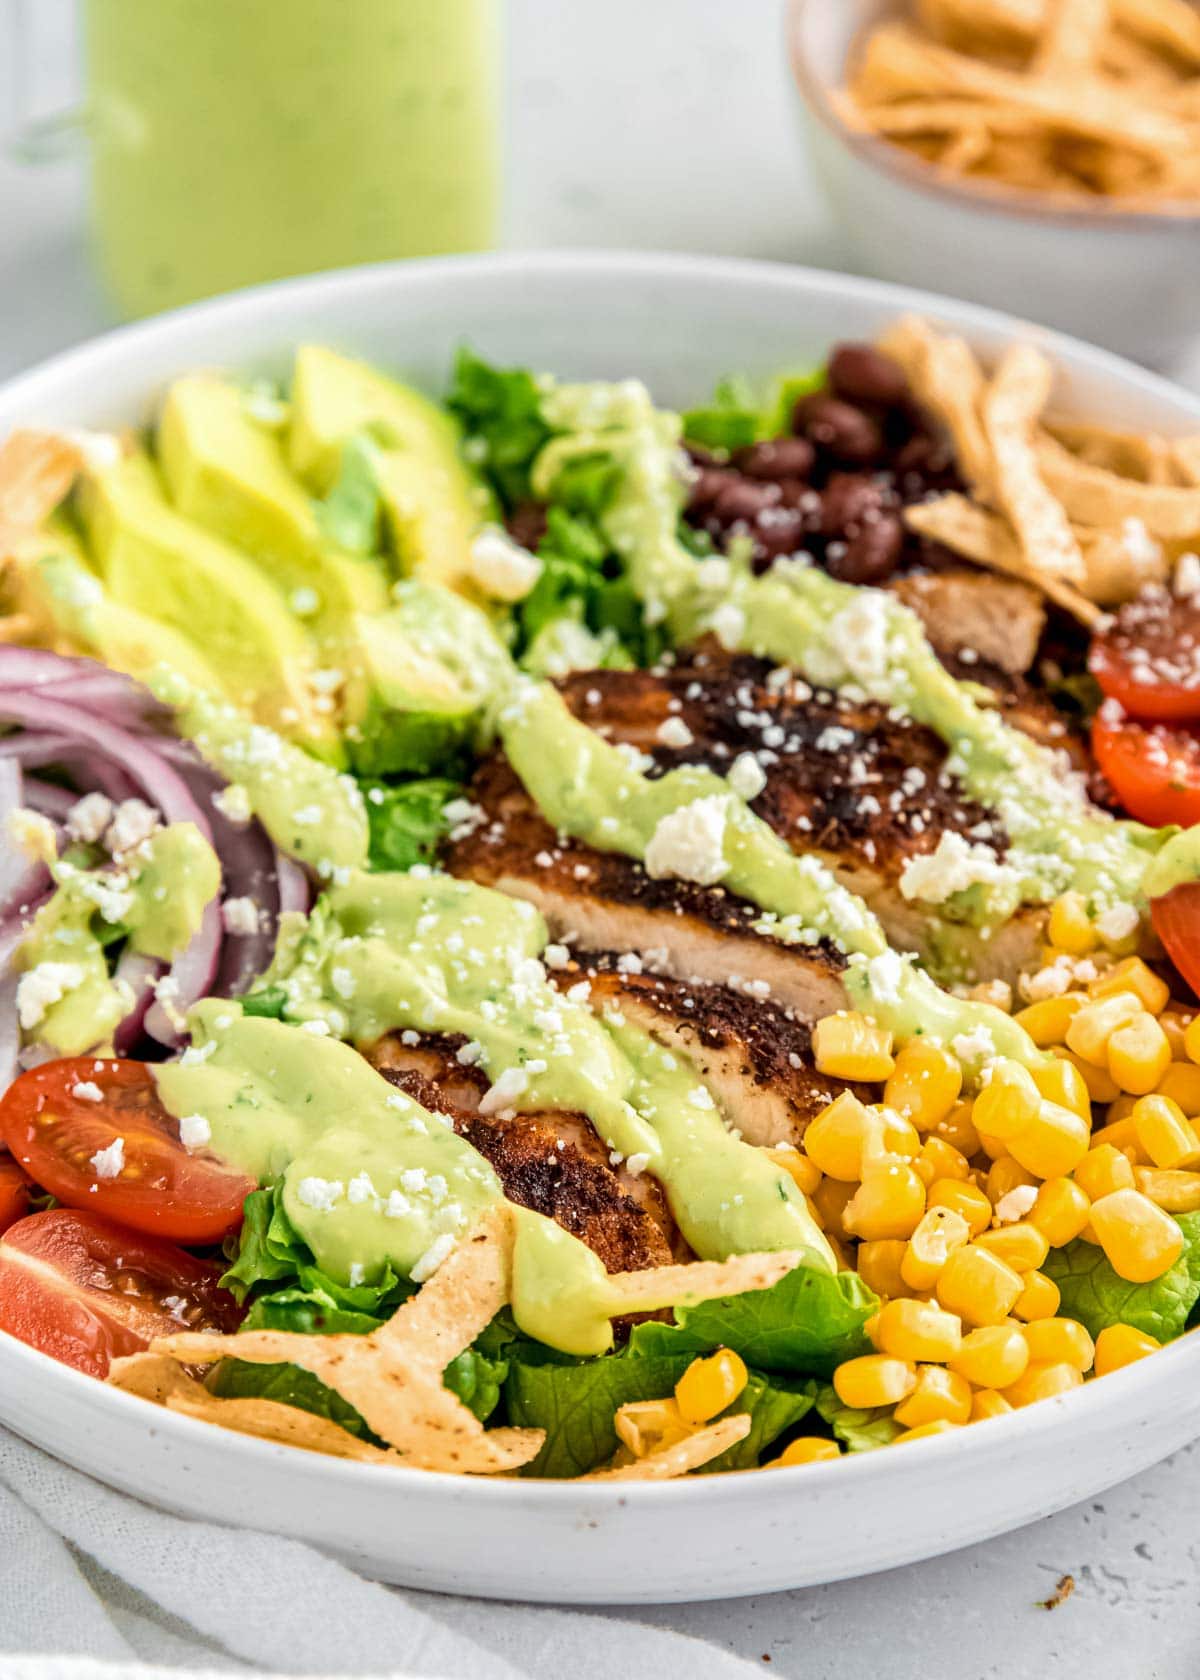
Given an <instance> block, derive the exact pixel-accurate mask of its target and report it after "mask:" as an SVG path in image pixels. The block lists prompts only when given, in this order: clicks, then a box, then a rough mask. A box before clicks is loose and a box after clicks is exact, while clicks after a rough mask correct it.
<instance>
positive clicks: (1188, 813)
mask: <svg viewBox="0 0 1200 1680" xmlns="http://www.w3.org/2000/svg"><path fill="white" fill-rule="evenodd" d="M1092 751H1093V752H1094V753H1095V755H1096V763H1097V764H1098V765H1099V766H1100V770H1101V772H1102V774H1103V776H1104V778H1105V780H1106V781H1107V782H1108V784H1109V786H1110V787H1111V788H1112V790H1113V792H1114V793H1115V794H1116V796H1117V798H1118V799H1119V800H1120V802H1121V804H1122V805H1123V806H1124V807H1125V809H1126V810H1127V811H1128V812H1129V815H1130V816H1131V817H1136V818H1137V820H1138V821H1139V822H1144V823H1149V824H1150V826H1151V827H1152V828H1160V827H1162V825H1163V824H1165V823H1179V825H1180V826H1181V827H1182V828H1190V827H1191V826H1192V825H1193V823H1198V822H1200V735H1195V734H1193V733H1192V732H1191V731H1190V730H1187V729H1169V728H1167V727H1166V725H1165V724H1161V723H1158V724H1142V723H1138V722H1136V720H1135V719H1133V718H1131V717H1126V716H1125V715H1124V713H1123V712H1122V711H1121V709H1120V707H1119V706H1116V705H1114V704H1113V703H1112V702H1111V701H1107V702H1106V703H1105V704H1104V705H1103V706H1101V708H1100V710H1099V711H1098V712H1097V713H1096V718H1095V721H1094V722H1093V724H1092ZM14 1153H15V1152H14Z"/></svg>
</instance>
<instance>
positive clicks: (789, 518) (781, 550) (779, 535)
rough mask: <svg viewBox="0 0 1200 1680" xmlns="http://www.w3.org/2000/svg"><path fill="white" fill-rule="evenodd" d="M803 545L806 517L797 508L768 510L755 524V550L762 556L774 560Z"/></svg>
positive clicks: (773, 508)
mask: <svg viewBox="0 0 1200 1680" xmlns="http://www.w3.org/2000/svg"><path fill="white" fill-rule="evenodd" d="M803 545H804V515H803V514H802V513H800V512H799V511H798V510H797V509H795V508H785V507H771V508H767V510H766V512H765V513H761V514H760V515H759V516H758V518H757V519H756V520H755V522H754V548H755V553H756V554H758V555H760V556H765V557H767V558H769V559H772V560H774V559H777V558H778V557H779V556H780V555H781V554H795V552H796V550H797V549H798V548H801V547H803Z"/></svg>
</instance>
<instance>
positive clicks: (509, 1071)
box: [479, 1067, 529, 1114]
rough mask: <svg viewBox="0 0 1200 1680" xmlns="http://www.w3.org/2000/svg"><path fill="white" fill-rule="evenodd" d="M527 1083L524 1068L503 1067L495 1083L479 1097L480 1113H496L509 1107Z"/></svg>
mask: <svg viewBox="0 0 1200 1680" xmlns="http://www.w3.org/2000/svg"><path fill="white" fill-rule="evenodd" d="M528 1085H529V1075H528V1074H527V1073H526V1072H525V1069H524V1068H518V1067H511V1068H505V1070H504V1072H503V1073H502V1074H501V1075H500V1077H499V1079H497V1080H496V1082H495V1084H494V1085H492V1086H490V1087H489V1089H488V1090H486V1091H485V1092H484V1093H483V1096H482V1097H480V1099H479V1112H480V1114H497V1113H499V1111H500V1110H501V1109H505V1108H511V1107H512V1105H513V1103H514V1102H515V1101H516V1099H517V1098H518V1097H519V1096H521V1095H522V1093H523V1092H524V1091H525V1090H526V1088H527V1087H528Z"/></svg>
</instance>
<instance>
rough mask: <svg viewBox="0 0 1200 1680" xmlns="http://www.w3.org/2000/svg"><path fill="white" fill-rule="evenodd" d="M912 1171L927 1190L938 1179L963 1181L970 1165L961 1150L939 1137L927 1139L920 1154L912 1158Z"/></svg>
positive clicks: (969, 1169)
mask: <svg viewBox="0 0 1200 1680" xmlns="http://www.w3.org/2000/svg"><path fill="white" fill-rule="evenodd" d="M912 1165H913V1170H914V1172H915V1173H916V1175H917V1177H918V1178H919V1179H920V1180H921V1183H922V1184H924V1185H925V1186H926V1188H928V1186H929V1185H931V1184H934V1183H936V1181H937V1180H938V1179H939V1178H957V1179H961V1180H963V1181H965V1180H966V1178H967V1176H968V1175H969V1173H970V1171H971V1163H970V1162H969V1161H968V1160H967V1157H966V1156H965V1155H964V1154H963V1153H962V1152H961V1150H958V1149H955V1148H954V1146H953V1145H952V1144H949V1143H946V1142H945V1140H944V1139H942V1138H940V1137H933V1136H930V1137H927V1138H926V1139H925V1142H924V1143H923V1144H922V1145H921V1153H920V1154H919V1155H916V1156H914V1157H913V1163H912Z"/></svg>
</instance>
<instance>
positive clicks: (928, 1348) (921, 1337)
mask: <svg viewBox="0 0 1200 1680" xmlns="http://www.w3.org/2000/svg"><path fill="white" fill-rule="evenodd" d="M876 1318H877V1319H878V1323H877V1324H876V1326H875V1330H874V1333H873V1334H872V1337H871V1339H872V1341H873V1342H874V1344H875V1346H876V1347H877V1348H878V1349H879V1351H880V1353H890V1354H892V1355H893V1356H894V1357H895V1358H896V1359H909V1360H912V1361H913V1362H914V1363H915V1362H917V1361H921V1360H924V1361H928V1362H930V1363H935V1364H944V1363H945V1362H946V1361H947V1360H948V1359H952V1358H953V1357H954V1355H955V1354H956V1353H957V1352H958V1349H959V1348H960V1347H961V1346H962V1324H961V1322H960V1321H959V1320H958V1319H957V1318H956V1317H955V1316H954V1314H953V1313H948V1312H946V1311H945V1310H944V1309H943V1308H941V1307H939V1306H936V1305H935V1304H934V1303H933V1302H932V1301H888V1302H887V1304H886V1305H885V1306H883V1307H881V1308H880V1309H879V1312H878V1313H877V1314H876Z"/></svg>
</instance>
